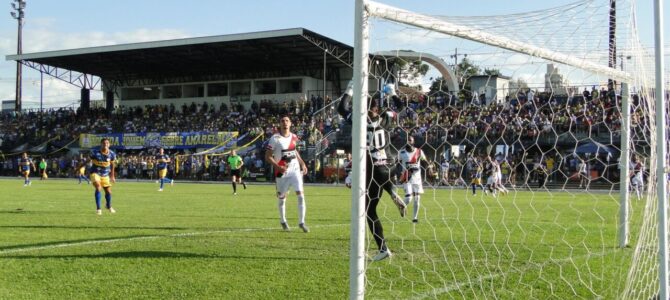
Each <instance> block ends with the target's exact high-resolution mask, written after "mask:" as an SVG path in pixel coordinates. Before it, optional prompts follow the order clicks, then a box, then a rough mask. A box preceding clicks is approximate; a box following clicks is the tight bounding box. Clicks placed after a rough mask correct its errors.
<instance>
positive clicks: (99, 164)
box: [90, 138, 116, 215]
mask: <svg viewBox="0 0 670 300" xmlns="http://www.w3.org/2000/svg"><path fill="white" fill-rule="evenodd" d="M90 159H91V163H92V164H93V165H92V166H91V182H93V187H94V188H95V206H96V214H98V215H101V214H102V210H101V209H100V198H101V190H105V207H107V209H108V210H109V212H110V213H115V212H116V211H115V210H114V208H112V183H114V182H116V178H115V177H114V161H115V160H116V153H114V151H112V150H111V149H109V139H107V138H103V139H102V140H100V149H94V150H92V151H91V156H90Z"/></svg>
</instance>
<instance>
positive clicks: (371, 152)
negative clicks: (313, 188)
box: [337, 82, 406, 261]
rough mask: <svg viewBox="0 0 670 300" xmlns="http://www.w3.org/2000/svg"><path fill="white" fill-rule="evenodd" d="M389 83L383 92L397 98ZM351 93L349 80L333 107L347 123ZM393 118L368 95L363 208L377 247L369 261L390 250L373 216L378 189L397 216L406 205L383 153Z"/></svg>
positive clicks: (375, 211)
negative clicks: (389, 200) (393, 180)
mask: <svg viewBox="0 0 670 300" xmlns="http://www.w3.org/2000/svg"><path fill="white" fill-rule="evenodd" d="M392 87H393V86H392V85H389V86H387V87H386V88H385V90H386V94H387V95H389V96H390V97H392V98H394V99H393V100H394V101H396V102H399V99H397V98H398V96H397V95H396V94H395V89H393V88H392ZM352 94H353V85H352V83H351V82H350V83H349V86H348V87H347V90H346V91H345V93H344V95H342V99H341V101H340V104H339V106H338V108H337V111H338V113H339V114H340V115H342V117H344V118H345V119H346V120H347V122H349V123H350V124H351V112H352V110H351V107H350V105H349V102H350V101H351V96H352ZM396 121H397V114H396V113H395V112H393V111H384V112H381V111H380V108H379V101H377V99H372V100H371V101H370V107H369V109H368V118H367V154H366V160H365V168H366V173H365V174H366V176H365V186H366V187H367V194H366V197H365V199H366V202H365V211H366V215H367V223H368V227H369V229H370V231H371V232H372V235H373V237H374V239H375V242H376V243H377V247H378V248H379V253H378V254H377V255H375V257H374V258H373V259H372V260H373V261H378V260H382V259H384V258H387V257H389V256H391V251H389V249H388V248H387V247H386V241H385V239H384V229H383V228H382V223H381V221H380V220H379V216H377V204H379V198H381V195H382V189H383V190H386V191H387V192H388V193H389V195H391V199H392V200H393V202H394V203H395V205H396V206H397V207H398V209H399V210H400V216H401V217H404V216H405V210H406V206H405V203H404V202H403V201H402V199H401V198H400V197H399V196H398V194H396V192H395V190H394V188H395V187H394V185H393V182H392V181H391V169H390V167H389V164H390V163H392V161H391V160H390V159H389V157H388V156H387V153H386V148H387V147H388V145H389V143H390V141H389V134H388V132H387V129H389V128H390V127H391V125H393V122H396Z"/></svg>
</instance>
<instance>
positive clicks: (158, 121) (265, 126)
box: [0, 89, 647, 181]
mask: <svg viewBox="0 0 670 300" xmlns="http://www.w3.org/2000/svg"><path fill="white" fill-rule="evenodd" d="M401 91H402V89H401ZM410 94H411V96H404V97H401V98H400V99H401V100H400V102H397V103H385V104H384V105H388V106H390V107H391V109H393V110H395V111H397V112H398V113H399V122H398V126H397V127H396V128H395V129H394V130H395V132H394V133H395V134H392V138H394V139H395V140H396V141H395V142H396V143H398V142H399V143H402V142H403V140H404V137H406V135H407V134H411V135H414V136H415V137H418V138H419V140H422V141H424V142H425V143H427V144H429V145H430V147H432V148H433V149H437V148H439V147H440V146H443V145H446V144H448V143H452V142H454V141H459V140H463V139H467V140H469V141H479V140H481V139H482V138H486V139H487V140H496V139H498V138H500V137H503V138H505V139H506V140H507V141H517V140H524V139H527V140H534V139H536V138H538V137H539V138H542V137H543V136H546V137H551V136H554V137H555V136H557V135H560V134H562V133H566V132H571V133H574V134H585V135H588V136H597V135H598V134H600V133H607V134H608V135H617V134H618V133H617V132H618V130H619V129H620V126H621V112H620V109H619V106H618V104H619V100H620V99H619V98H618V97H617V96H616V95H615V94H613V93H612V92H607V91H605V90H601V91H598V90H596V89H592V90H591V91H588V90H584V92H583V93H582V94H580V95H577V96H573V97H554V96H552V95H551V94H548V93H536V92H533V91H527V93H520V94H518V95H517V97H514V98H511V99H510V98H508V99H507V100H506V101H503V102H502V103H496V102H493V103H490V104H482V103H485V102H486V101H485V100H486V99H477V101H466V100H464V99H459V98H457V97H455V96H454V95H453V94H446V93H439V94H437V95H432V96H428V95H426V94H422V93H408V94H406V95H410ZM402 95H403V94H402V93H401V96H402ZM480 100H483V101H480ZM639 102H640V101H639V99H638V98H637V97H633V105H634V107H635V109H634V110H633V112H632V117H631V123H632V125H633V126H636V125H637V124H640V123H643V122H646V120H645V118H646V117H647V116H646V115H645V114H644V113H643V112H642V111H641V109H640V105H639ZM331 104H332V99H331V98H330V97H325V98H321V97H319V96H312V97H310V99H305V100H298V101H296V100H293V101H288V102H277V101H272V100H262V101H260V102H252V103H250V105H249V108H248V109H245V108H244V107H243V106H242V105H241V104H240V103H234V104H232V105H230V107H229V106H228V105H226V104H221V105H219V106H218V107H217V106H214V105H208V104H207V103H203V104H195V103H192V104H191V105H182V106H180V107H175V106H174V105H147V106H144V107H132V108H131V107H119V108H116V109H115V110H114V111H113V112H112V113H108V112H107V111H106V110H104V109H98V108H94V109H91V110H89V111H87V112H82V111H80V110H75V109H69V108H61V109H48V110H45V111H43V112H37V111H34V112H26V113H20V114H18V113H15V112H7V113H2V114H0V149H2V148H4V149H9V148H10V147H15V146H18V145H21V144H24V143H28V144H30V145H36V144H39V143H42V142H44V141H46V140H50V139H62V140H72V139H75V138H77V137H78V136H79V134H80V133H98V134H101V133H118V132H133V133H143V132H188V131H210V132H214V131H238V132H239V133H240V135H243V134H248V135H249V136H250V137H255V136H258V135H264V136H265V137H269V136H270V135H271V134H272V133H274V132H275V126H276V125H277V120H278V117H279V116H281V115H283V114H290V115H291V116H292V123H293V128H292V131H293V132H294V133H296V134H297V135H299V136H300V137H301V138H302V140H303V141H304V145H303V149H306V148H308V147H309V146H316V145H318V146H320V148H328V144H327V143H328V142H329V141H330V140H329V139H323V137H324V136H326V135H328V134H329V133H331V132H340V129H341V128H342V127H343V126H344V125H345V124H344V122H343V119H342V118H341V117H340V116H339V115H337V113H336V112H335V110H334V107H333V105H331ZM317 112H318V113H317ZM347 134H348V132H345V133H344V135H347ZM259 143H260V142H259ZM486 146H489V145H488V144H486V145H483V144H482V147H486ZM553 150H554V151H552V152H551V153H552V154H551V156H552V158H551V159H548V157H549V156H550V155H549V154H547V153H542V151H540V153H531V152H523V153H521V152H515V153H510V154H509V155H508V156H506V157H504V158H503V160H504V161H505V164H507V166H508V167H506V168H507V169H509V171H508V173H509V174H515V175H516V176H509V177H510V178H515V179H521V178H522V177H523V178H527V179H532V180H535V178H536V177H537V176H536V175H534V174H536V173H537V172H535V171H534V170H536V169H538V168H541V167H538V165H540V166H542V167H543V168H544V169H545V172H546V173H547V174H548V175H549V176H548V177H547V178H548V179H550V180H551V179H552V178H554V175H551V174H559V173H560V174H570V173H571V172H573V171H574V167H575V166H573V165H574V163H572V161H571V160H570V158H569V156H566V155H564V154H565V151H563V150H567V149H553ZM119 154H120V159H119V164H118V174H119V177H120V178H148V179H151V178H153V177H155V174H154V172H153V156H152V154H151V153H150V151H146V150H145V152H141V151H140V152H138V151H120V153H119ZM172 154H173V155H174V154H181V153H174V152H173V153H172ZM262 154H263V153H262V147H261V145H260V144H258V145H257V147H256V150H254V151H250V152H249V153H246V154H245V156H244V160H245V165H246V166H247V167H248V171H247V172H248V173H249V174H256V173H258V174H267V173H268V172H267V170H266V168H265V163H264V161H263V159H262ZM472 154H474V153H470V155H472ZM522 154H523V155H524V156H523V157H522ZM57 155H60V154H57ZM223 157H224V156H207V157H205V156H192V155H184V156H183V159H182V160H181V161H180V165H179V167H178V168H177V167H175V166H174V164H173V165H172V166H171V170H170V171H171V174H173V176H175V177H177V178H189V179H196V180H221V179H223V178H225V177H226V176H227V175H226V174H227V168H226V166H225V159H222V158H223ZM435 157H439V156H438V155H435ZM463 157H465V156H462V157H461V158H460V159H461V160H462V159H464V158H463ZM78 159H79V158H78V157H75V158H68V157H66V156H57V157H49V161H50V164H49V166H50V168H49V171H50V172H53V175H55V176H67V175H69V174H71V172H72V170H73V169H74V166H75V165H76V163H77V161H78ZM317 160H318V158H317ZM436 160H439V159H436ZM452 160H453V161H451V162H450V166H451V167H450V174H451V176H450V177H451V178H452V180H455V179H457V178H459V177H467V176H468V172H469V167H468V163H467V161H459V158H452ZM593 161H594V162H606V161H607V162H609V158H607V159H605V158H602V157H594V159H593ZM437 163H438V162H436V164H437ZM12 164H13V162H12V159H10V158H6V159H4V161H3V168H2V171H3V175H14V174H13V169H14V168H13V166H12ZM606 164H607V163H602V164H598V163H594V164H593V166H594V168H598V169H599V171H601V172H604V171H605V170H606V169H607V168H606V167H603V166H601V165H606ZM457 166H460V167H457ZM436 169H437V167H436ZM610 169H611V168H610ZM177 170H178V171H179V172H177ZM613 173H614V172H613ZM525 176H530V177H525ZM259 177H262V176H260V175H259ZM464 180H465V181H467V180H468V178H464ZM521 180H524V181H526V180H525V179H521Z"/></svg>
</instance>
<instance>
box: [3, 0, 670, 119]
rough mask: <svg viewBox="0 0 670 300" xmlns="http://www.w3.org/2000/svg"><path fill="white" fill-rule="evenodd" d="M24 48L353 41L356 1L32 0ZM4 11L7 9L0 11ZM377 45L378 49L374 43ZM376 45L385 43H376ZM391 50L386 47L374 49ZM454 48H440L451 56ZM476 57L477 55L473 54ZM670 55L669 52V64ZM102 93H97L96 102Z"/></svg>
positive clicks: (56, 95)
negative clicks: (319, 38)
mask: <svg viewBox="0 0 670 300" xmlns="http://www.w3.org/2000/svg"><path fill="white" fill-rule="evenodd" d="M12 1H13V0H6V2H7V5H6V6H5V11H6V13H5V14H4V15H5V16H4V17H2V18H0V54H2V59H0V100H12V99H14V97H15V78H16V63H15V62H14V61H7V60H6V59H5V56H7V55H13V54H16V40H17V22H16V20H15V19H13V18H12V17H11V16H10V11H12V8H11V6H10V3H11V2H12ZM575 1H576V0H554V1H540V0H469V1H452V0H441V1H437V0H422V1H416V0H380V1H379V2H381V3H384V4H387V5H391V6H396V7H399V8H403V9H406V10H411V11H415V12H419V13H424V14H429V15H433V14H439V15H450V16H473V15H474V16H488V15H502V14H515V13H523V12H527V11H535V10H543V9H547V8H550V7H554V6H559V5H564V4H568V3H573V2H575ZM26 2H27V6H26V9H25V19H24V26H23V53H32V52H42V51H49V50H64V49H73V48H82V47H92V46H104V45H114V44H124V43H131V42H144V41H155V40H166V39H175V38H185V37H199V36H213V35H224V34H235V33H245V32H255V31H265V30H276V29H286V28H296V27H303V28H306V29H309V30H312V31H315V32H317V33H319V34H322V35H325V36H328V37H330V38H333V39H335V40H338V41H340V42H343V43H346V44H349V45H353V42H354V1H353V0H318V1H315V0H281V1H277V0H274V1H271V0H256V1H249V0H247V1H239V0H226V1H220V0H198V1H174V0H160V1H159V0H141V1H138V0H133V1H130V0H115V1H90V0H68V1H53V0H26ZM651 5H652V1H651V0H646V1H642V2H641V3H637V16H638V18H637V20H638V27H639V32H640V39H641V40H642V41H643V43H644V44H646V45H649V46H651V45H653V23H652V21H653V14H652V6H651ZM669 11H670V8H668V7H666V9H665V11H664V14H665V43H666V45H667V44H670V30H668V28H669V27H670V26H668V24H670V13H669ZM0 15H2V14H0ZM371 47H373V46H371ZM374 47H378V45H377V46H374ZM373 50H385V49H373ZM451 51H453V49H446V50H443V49H441V50H440V52H441V53H450V52H451ZM471 57H474V56H471ZM667 60H668V58H667V56H666V61H667ZM39 78H40V74H39V72H36V71H34V70H31V69H29V68H27V67H24V68H23V102H24V107H38V106H39V101H40V92H39V86H40V81H39ZM97 95H98V94H96V93H93V94H92V99H96V96H97ZM78 97H79V89H78V88H76V87H72V86H70V85H69V84H68V83H65V82H62V81H59V80H52V79H48V78H47V76H45V81H44V95H43V98H42V99H43V101H44V105H45V107H50V106H67V105H71V104H73V103H76V101H77V99H78Z"/></svg>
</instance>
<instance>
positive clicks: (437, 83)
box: [428, 76, 449, 95]
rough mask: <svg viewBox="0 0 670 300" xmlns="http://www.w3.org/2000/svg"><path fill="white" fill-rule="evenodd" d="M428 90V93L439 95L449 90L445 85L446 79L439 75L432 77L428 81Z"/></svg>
mask: <svg viewBox="0 0 670 300" xmlns="http://www.w3.org/2000/svg"><path fill="white" fill-rule="evenodd" d="M428 90H429V93H430V95H439V94H444V93H446V92H447V91H449V87H448V86H447V81H446V80H444V78H443V77H441V76H440V77H437V78H435V79H433V81H432V82H431V83H430V88H429V89H428Z"/></svg>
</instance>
